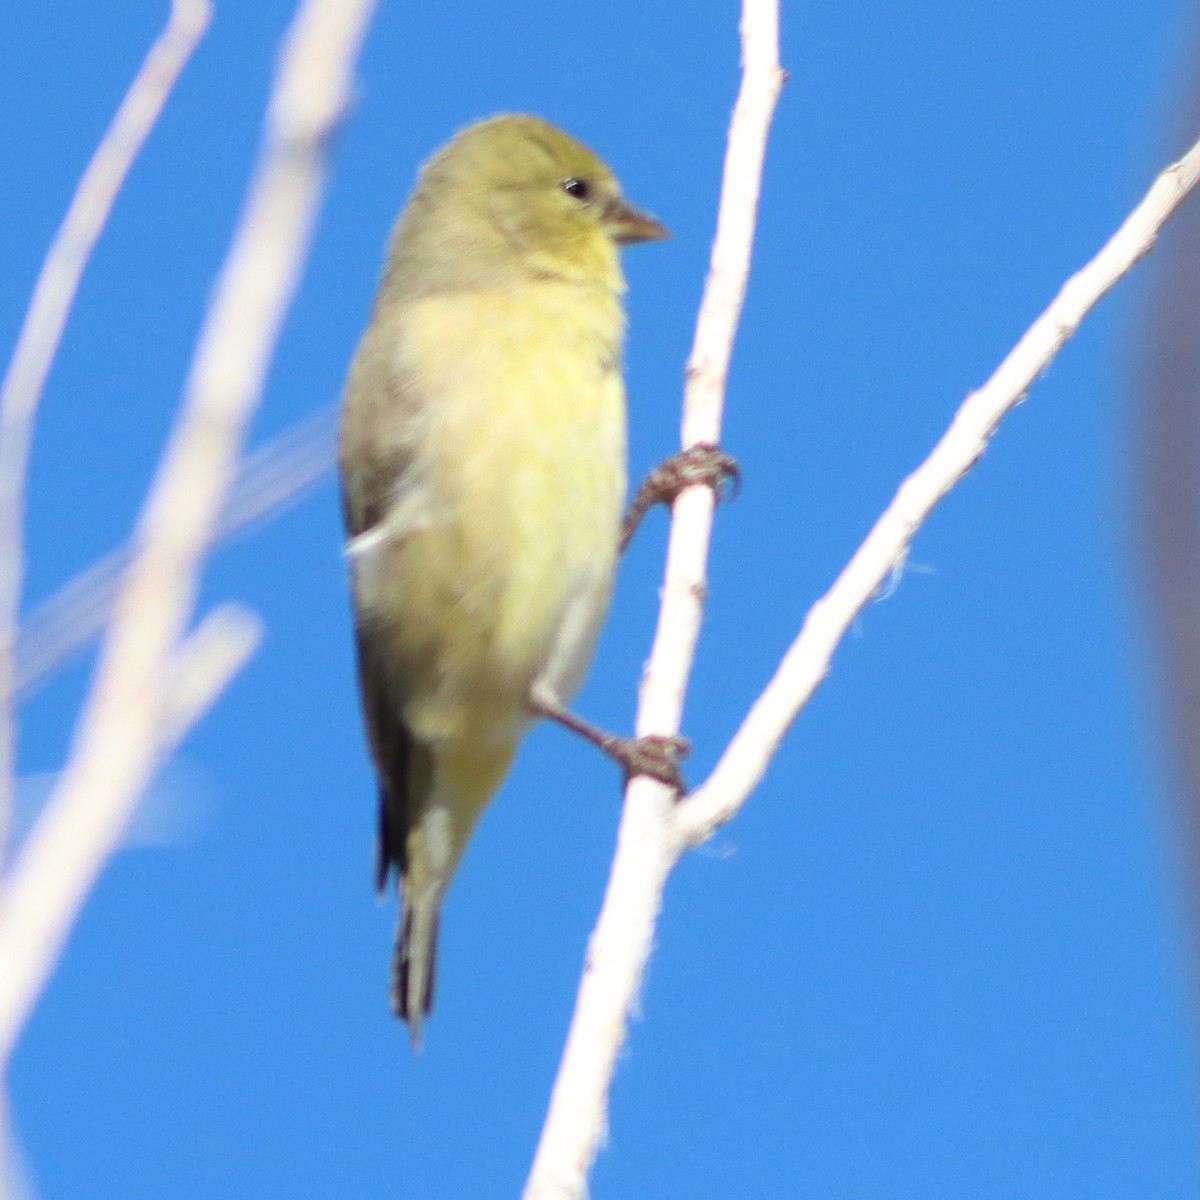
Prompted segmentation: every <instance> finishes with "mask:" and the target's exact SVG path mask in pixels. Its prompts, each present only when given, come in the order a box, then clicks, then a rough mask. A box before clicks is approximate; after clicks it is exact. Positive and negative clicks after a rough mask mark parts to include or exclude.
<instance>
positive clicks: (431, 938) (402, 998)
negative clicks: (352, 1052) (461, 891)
mask: <svg viewBox="0 0 1200 1200" xmlns="http://www.w3.org/2000/svg"><path fill="white" fill-rule="evenodd" d="M404 891H405V896H404V902H403V912H402V913H401V914H400V918H399V921H398V922H397V925H396V944H395V948H394V950H393V951H392V983H391V1003H392V1012H394V1013H395V1014H396V1016H397V1017H399V1018H400V1019H401V1020H402V1021H404V1022H406V1023H407V1024H408V1036H409V1039H410V1040H411V1042H412V1047H413V1050H414V1051H416V1050H419V1049H420V1048H421V1020H422V1018H423V1017H426V1016H428V1015H429V1011H430V1009H431V1008H432V1007H433V979H434V967H435V965H436V961H437V932H438V909H439V908H440V906H441V895H440V891H439V892H435V891H434V890H433V889H430V888H424V889H422V891H421V892H417V891H416V890H415V889H412V888H408V887H406V888H405V889H404Z"/></svg>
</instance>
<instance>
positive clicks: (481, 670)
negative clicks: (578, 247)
mask: <svg viewBox="0 0 1200 1200" xmlns="http://www.w3.org/2000/svg"><path fill="white" fill-rule="evenodd" d="M410 317H411V320H412V321H413V327H412V329H411V330H410V332H411V335H412V337H411V340H410V341H409V344H410V345H415V346H423V347H434V346H436V347H437V349H436V350H434V349H429V350H427V351H426V352H425V353H424V354H423V356H421V358H420V361H416V362H412V363H409V364H408V368H409V370H410V371H411V372H412V374H413V378H414V380H416V381H417V385H418V387H419V388H420V390H421V391H422V392H423V393H424V394H425V395H426V396H428V397H429V398H430V399H429V411H428V412H427V413H426V421H425V425H424V428H425V434H424V443H425V444H424V446H423V447H422V452H421V456H422V458H423V459H424V460H425V462H426V464H427V470H426V472H425V480H426V487H427V489H428V493H429V495H428V512H429V520H428V522H427V528H426V529H425V530H424V531H423V532H422V533H420V534H419V535H417V536H420V537H422V538H424V539H427V540H428V544H427V546H426V548H425V552H423V553H421V554H420V555H414V556H412V562H413V563H414V564H416V563H417V562H421V563H424V564H426V566H425V567H424V568H423V569H425V570H427V571H429V572H432V573H433V574H434V575H438V576H440V577H439V578H436V579H429V580H426V583H427V584H433V585H434V586H433V588H432V593H433V594H437V595H440V596H441V597H442V598H443V608H444V609H445V611H444V612H443V613H441V614H439V617H438V620H439V621H441V622H442V623H443V624H444V625H445V626H446V634H445V637H444V643H445V645H444V647H443V649H442V650H441V651H440V652H437V656H438V658H439V660H440V662H441V663H442V666H443V669H444V676H445V679H446V682H447V685H448V686H450V687H453V688H457V689H460V690H463V691H464V692H475V693H478V694H479V695H480V696H482V695H483V694H485V693H493V692H494V693H496V694H497V695H501V694H502V695H504V696H506V697H507V696H510V695H511V694H512V693H513V692H514V691H517V692H520V693H521V695H522V698H523V696H524V694H525V693H526V692H527V691H528V688H529V687H530V686H531V684H532V682H533V681H534V680H535V679H539V678H541V679H545V680H546V681H547V682H549V683H550V685H551V686H553V687H554V688H555V690H557V691H559V692H560V693H561V694H564V695H565V694H569V693H570V692H571V691H572V690H573V689H574V687H575V686H576V685H577V684H578V682H579V679H580V678H581V676H582V672H583V668H584V666H585V664H586V661H587V658H588V657H589V655H590V652H591V648H592V644H593V642H594V640H595V635H596V632H597V629H598V628H599V624H600V621H601V619H602V617H603V614H604V611H605V608H606V606H607V602H608V596H609V592H610V589H611V582H612V575H613V569H614V564H615V560H616V544H617V536H618V531H619V524H620V516H621V508H622V505H623V502H624V493H625V408H624V388H623V385H622V381H621V375H620V369H619V359H620V351H621V336H622V320H623V318H622V313H621V309H620V304H619V300H618V298H617V297H616V295H614V294H613V293H612V292H611V291H607V290H605V291H600V290H592V289H580V288H578V287H576V286H568V285H563V284H545V285H538V286H537V287H533V288H531V291H530V294H528V295H524V294H519V293H515V294H512V295H507V294H487V295H468V296H455V297H446V298H441V297H438V298H434V299H430V300H427V301H423V302H422V303H421V305H420V306H419V307H418V308H416V309H415V310H414V311H413V312H412V313H411V314H410ZM400 586H401V587H403V586H404V583H403V581H401V584H400ZM423 590H425V589H423ZM426 594H430V593H429V592H428V591H427V593H426ZM464 629H471V630H474V631H475V635H474V636H472V637H469V638H464V637H462V636H461V631H462V630H464Z"/></svg>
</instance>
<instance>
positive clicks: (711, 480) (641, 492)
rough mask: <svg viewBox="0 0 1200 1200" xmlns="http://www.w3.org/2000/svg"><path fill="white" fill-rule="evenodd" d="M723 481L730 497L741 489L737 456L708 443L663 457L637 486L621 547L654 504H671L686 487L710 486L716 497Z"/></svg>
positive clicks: (625, 543) (719, 494)
mask: <svg viewBox="0 0 1200 1200" xmlns="http://www.w3.org/2000/svg"><path fill="white" fill-rule="evenodd" d="M726 482H729V483H731V484H732V488H731V490H730V499H733V498H734V497H736V496H737V494H738V492H739V491H740V490H741V485H742V473H741V470H740V469H739V468H738V464H737V459H735V458H734V457H733V456H732V455H731V454H726V453H725V451H724V450H722V449H721V448H720V447H719V446H715V445H713V443H712V442H697V443H696V445H694V446H689V447H688V448H687V449H686V450H681V451H680V452H679V453H678V454H672V455H671V457H670V458H666V459H664V460H663V461H662V462H661V463H659V464H658V466H657V467H655V468H654V470H653V471H651V472H650V474H649V475H647V476H646V478H645V479H643V480H642V482H641V483H640V484H639V485H638V489H637V491H636V492H635V493H634V496H633V500H632V502H631V503H630V505H629V511H628V512H627V513H626V514H625V521H624V524H623V526H622V529H621V549H622V550H624V549H625V547H626V546H627V545H629V541H630V539H631V538H632V537H633V535H634V532H635V531H636V529H637V527H638V526H639V525H640V524H641V522H642V518H643V517H644V516H645V515H646V513H647V512H649V511H650V509H651V508H653V507H654V505H656V504H674V503H675V500H676V498H677V497H678V496H679V494H680V492H683V491H685V490H686V489H687V488H690V487H697V486H703V487H710V488H712V489H713V491H714V492H716V494H717V497H718V499H719V498H720V496H721V494H722V491H723V489H724V487H725V484H726Z"/></svg>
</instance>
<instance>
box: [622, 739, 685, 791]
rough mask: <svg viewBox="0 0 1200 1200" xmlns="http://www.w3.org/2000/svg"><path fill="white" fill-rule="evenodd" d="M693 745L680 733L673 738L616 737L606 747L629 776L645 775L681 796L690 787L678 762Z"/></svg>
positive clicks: (629, 777) (630, 777) (681, 760)
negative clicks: (684, 780) (684, 779)
mask: <svg viewBox="0 0 1200 1200" xmlns="http://www.w3.org/2000/svg"><path fill="white" fill-rule="evenodd" d="M691 748H692V744H691V742H689V741H688V739H687V738H685V737H682V736H680V735H679V734H675V735H673V736H670V737H664V736H661V735H659V734H647V735H646V736H644V737H640V738H616V739H614V741H613V744H612V745H610V746H608V747H607V750H608V752H609V754H611V755H612V756H613V758H614V759H616V761H617V762H618V763H619V764H620V766H621V767H622V769H623V770H624V772H625V776H626V778H627V779H632V778H634V777H635V776H638V775H646V776H648V777H649V778H650V779H656V780H657V781H658V782H659V783H664V784H666V785H667V787H669V788H670V789H671V790H672V791H673V792H675V794H676V795H677V796H682V795H684V793H685V792H686V791H687V786H686V784H685V783H684V782H683V775H682V774H681V773H680V770H679V765H680V763H682V762H683V760H684V759H685V758H686V757H687V756H688V754H689V752H690V751H691Z"/></svg>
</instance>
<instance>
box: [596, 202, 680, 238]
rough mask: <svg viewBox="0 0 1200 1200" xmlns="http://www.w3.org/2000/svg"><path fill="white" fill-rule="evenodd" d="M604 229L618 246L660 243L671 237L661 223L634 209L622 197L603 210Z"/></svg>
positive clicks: (669, 232)
mask: <svg viewBox="0 0 1200 1200" xmlns="http://www.w3.org/2000/svg"><path fill="white" fill-rule="evenodd" d="M604 228H605V230H606V232H607V233H608V236H609V237H610V238H612V240H613V241H614V242H616V243H617V244H618V245H620V246H628V245H629V244H630V243H631V242H661V241H662V240H663V239H664V238H669V237H670V236H671V231H670V230H669V229H668V228H667V227H666V226H665V225H664V224H663V223H662V222H661V221H657V220H655V219H654V217H652V216H651V215H650V214H649V213H648V212H643V211H642V210H641V209H640V208H635V207H634V206H633V205H632V204H630V203H629V201H628V200H626V199H624V197H620V198H618V199H616V200H614V201H612V203H611V204H609V206H608V207H607V209H605V212H604Z"/></svg>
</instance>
